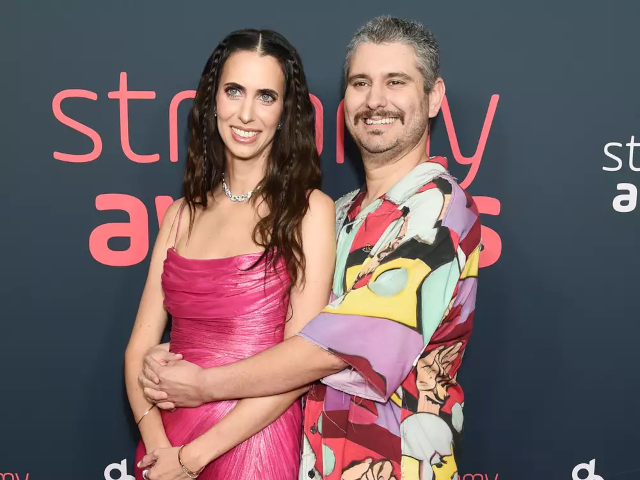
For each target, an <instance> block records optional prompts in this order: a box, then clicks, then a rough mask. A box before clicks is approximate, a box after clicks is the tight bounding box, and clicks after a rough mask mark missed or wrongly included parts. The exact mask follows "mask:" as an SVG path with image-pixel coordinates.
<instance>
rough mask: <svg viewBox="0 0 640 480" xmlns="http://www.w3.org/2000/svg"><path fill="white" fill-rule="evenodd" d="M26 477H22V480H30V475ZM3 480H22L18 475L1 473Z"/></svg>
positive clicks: (0, 476) (0, 477)
mask: <svg viewBox="0 0 640 480" xmlns="http://www.w3.org/2000/svg"><path fill="white" fill-rule="evenodd" d="M26 475H27V476H26V477H22V480H29V474H28V473H27V474H26ZM0 479H1V480H20V475H18V474H17V473H0Z"/></svg>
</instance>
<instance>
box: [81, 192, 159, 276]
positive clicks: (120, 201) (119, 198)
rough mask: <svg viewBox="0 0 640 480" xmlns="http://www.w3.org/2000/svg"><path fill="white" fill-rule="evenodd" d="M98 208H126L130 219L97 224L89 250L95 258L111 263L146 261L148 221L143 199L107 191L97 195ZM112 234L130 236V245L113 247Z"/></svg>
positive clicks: (121, 265)
mask: <svg viewBox="0 0 640 480" xmlns="http://www.w3.org/2000/svg"><path fill="white" fill-rule="evenodd" d="M96 209H97V210H100V211H103V210H124V211H125V212H127V213H128V214H129V222H126V223H105V224H104V225H100V226H98V227H96V228H95V229H94V230H93V232H91V236H90V237H89V251H90V252H91V255H92V256H93V258H95V259H96V260H97V261H98V262H100V263H102V264H103V265H109V266H111V267H128V266H131V265H135V264H137V263H140V262H141V261H143V260H144V258H145V257H146V256H147V252H148V250H149V222H148V216H147V208H146V207H145V205H144V203H142V202H141V201H140V200H139V199H137V198H136V197H132V196H131V195H124V194H119V193H106V194H102V195H98V196H97V197H96ZM113 237H129V239H130V242H131V244H130V245H129V248H128V249H127V250H124V251H116V250H111V249H110V248H109V245H108V242H109V239H110V238H113Z"/></svg>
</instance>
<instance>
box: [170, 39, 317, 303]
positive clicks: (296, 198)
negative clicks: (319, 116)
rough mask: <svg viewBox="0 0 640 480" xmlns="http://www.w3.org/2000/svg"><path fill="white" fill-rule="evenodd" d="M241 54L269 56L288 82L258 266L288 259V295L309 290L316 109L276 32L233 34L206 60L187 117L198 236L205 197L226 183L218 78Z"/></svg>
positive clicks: (187, 177)
mask: <svg viewBox="0 0 640 480" xmlns="http://www.w3.org/2000/svg"><path fill="white" fill-rule="evenodd" d="M238 51H251V52H257V53H259V54H260V55H268V56H271V57H273V58H275V59H276V60H278V62H279V63H280V66H281V67H282V71H283V73H284V78H285V94H284V110H283V116H282V118H281V125H282V126H281V128H280V129H279V130H277V131H276V134H275V137H274V139H273V143H272V146H271V151H270V154H269V158H268V160H267V166H266V174H265V176H264V178H263V179H262V181H261V182H260V183H259V184H258V186H257V187H256V190H258V194H257V195H254V196H253V197H252V199H251V201H252V202H254V205H255V204H256V202H257V201H258V200H257V199H258V198H259V199H260V201H261V202H265V204H266V207H267V211H268V214H267V215H266V216H265V217H264V218H262V219H261V220H260V221H259V222H258V223H257V224H256V226H255V228H254V230H253V241H254V242H255V243H256V244H257V245H259V246H261V247H263V248H264V252H263V254H262V255H261V256H260V259H259V260H258V261H257V262H256V263H255V264H254V265H253V266H252V268H254V267H255V266H257V265H258V264H259V263H260V262H262V261H265V268H266V267H267V266H273V267H274V268H275V266H276V262H277V261H278V260H279V259H284V261H285V264H286V269H287V273H288V275H289V279H290V282H291V283H290V285H289V290H288V293H290V291H291V288H292V287H293V286H296V285H301V284H303V283H304V280H305V276H304V271H305V266H306V261H305V256H304V252H303V249H302V233H301V230H302V219H303V218H304V216H305V214H306V213H307V210H308V209H309V193H310V192H311V191H312V190H313V189H316V188H320V185H321V181H322V174H321V171H320V158H319V156H318V152H317V150H316V145H315V130H314V124H315V117H314V109H313V105H312V103H311V99H310V98H309V89H308V87H307V81H306V77H305V74H304V70H303V68H302V62H301V60H300V56H299V55H298V52H297V51H296V49H295V48H294V47H293V46H292V45H291V44H290V43H289V42H288V41H287V40H286V39H285V38H284V37H283V36H282V35H280V34H279V33H277V32H274V31H271V30H253V29H248V30H238V31H235V32H232V33H231V34H229V35H228V36H227V37H226V38H225V39H224V40H223V41H222V42H220V44H219V45H218V46H217V47H216V49H215V50H214V51H213V53H212V54H211V57H209V60H208V61H207V64H206V65H205V68H204V71H203V72H202V77H201V79H200V83H199V85H198V90H197V91H196V97H195V99H194V102H193V108H192V109H191V114H190V117H189V126H190V129H191V138H190V140H189V147H188V153H187V165H186V168H185V173H184V179H183V185H182V186H183V193H184V197H185V200H186V202H187V205H188V206H189V210H190V212H191V215H190V217H191V221H190V226H189V234H190V233H191V230H192V228H193V222H194V219H195V211H196V206H200V207H202V208H206V207H207V204H208V202H209V197H208V193H209V192H211V191H212V190H213V189H215V188H216V187H217V186H218V185H219V184H220V183H221V181H222V174H223V172H224V167H225V153H224V150H225V149H224V143H223V142H222V138H221V137H220V133H219V132H218V128H217V122H216V120H215V116H214V114H213V112H214V109H215V106H216V105H215V102H216V93H217V91H218V86H219V81H220V76H221V73H222V68H223V66H224V63H225V62H226V60H227V59H228V58H229V56H230V55H231V54H233V53H235V52H238Z"/></svg>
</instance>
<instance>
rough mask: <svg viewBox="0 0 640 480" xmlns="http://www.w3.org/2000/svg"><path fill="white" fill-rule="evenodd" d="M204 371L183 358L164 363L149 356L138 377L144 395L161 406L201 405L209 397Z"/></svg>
mask: <svg viewBox="0 0 640 480" xmlns="http://www.w3.org/2000/svg"><path fill="white" fill-rule="evenodd" d="M203 373H204V370H203V369H202V368H200V367H199V366H197V365H194V364H193V363H189V362H187V361H184V360H179V361H170V362H169V363H168V364H166V365H161V364H160V363H159V362H157V361H156V360H154V358H153V357H151V356H150V355H147V356H146V357H145V359H144V367H143V369H142V373H141V374H140V377H139V380H140V383H141V385H142V387H143V388H144V394H145V396H146V397H147V398H148V399H149V400H150V401H151V402H153V403H157V405H158V408H162V409H164V410H172V409H174V408H176V407H198V406H200V405H202V404H203V403H206V402H207V400H206V398H205V396H204V395H203V392H202V388H201V386H202V376H203Z"/></svg>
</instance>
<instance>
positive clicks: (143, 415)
mask: <svg viewBox="0 0 640 480" xmlns="http://www.w3.org/2000/svg"><path fill="white" fill-rule="evenodd" d="M155 406H157V405H156V404H155V403H154V404H153V405H151V406H150V407H149V409H148V410H147V411H146V412H144V413H143V414H142V416H141V417H140V420H138V422H137V423H136V425H140V422H141V421H142V419H143V418H144V417H146V416H147V413H149V412H150V411H151V410H153V407H155Z"/></svg>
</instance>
